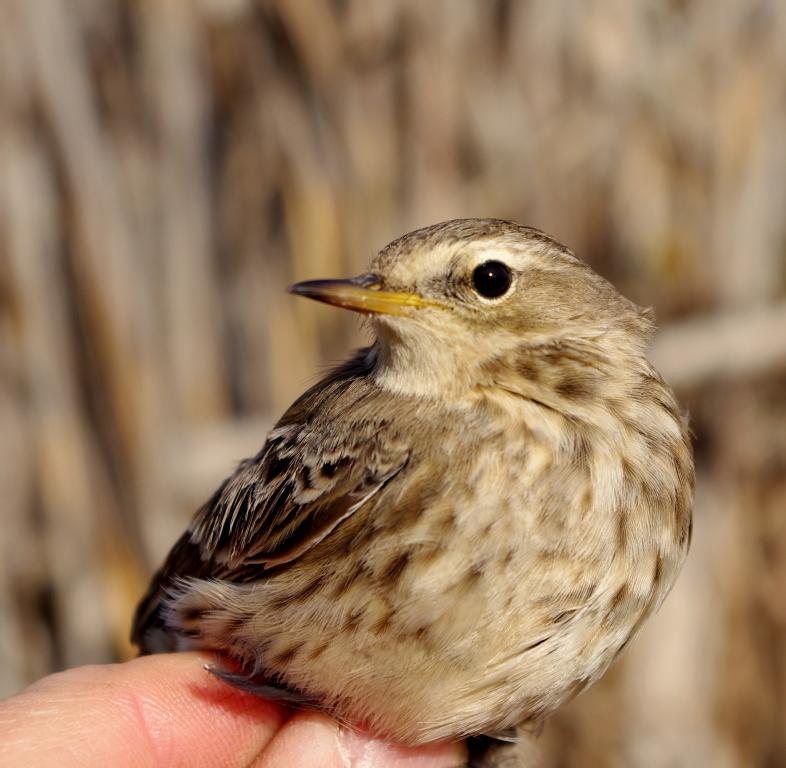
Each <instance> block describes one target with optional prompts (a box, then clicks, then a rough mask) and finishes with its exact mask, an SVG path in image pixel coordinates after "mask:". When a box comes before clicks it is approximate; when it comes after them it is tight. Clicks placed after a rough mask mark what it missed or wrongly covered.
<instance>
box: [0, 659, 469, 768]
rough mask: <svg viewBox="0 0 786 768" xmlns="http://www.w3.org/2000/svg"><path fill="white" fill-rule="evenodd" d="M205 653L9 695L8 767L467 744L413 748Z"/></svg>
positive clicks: (419, 754)
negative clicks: (238, 678) (243, 679)
mask: <svg viewBox="0 0 786 768" xmlns="http://www.w3.org/2000/svg"><path fill="white" fill-rule="evenodd" d="M206 661H209V659H208V658H207V657H205V656H203V655H200V654H197V653H178V654H169V655H167V654H162V655H156V656H146V657H143V658H140V659H136V660H134V661H130V662H127V663H125V664H113V665H106V666H90V667H79V668H77V669H71V670H68V671H66V672H61V673H58V674H55V675H50V676H49V677H45V678H44V679H43V680H40V681H38V682H37V683H34V684H33V685H31V686H30V687H29V688H27V689H26V690H24V691H22V693H19V694H17V695H16V696H12V697H11V698H10V699H6V700H5V701H2V702H0V764H1V765H3V766H4V768H17V767H19V768H21V767H22V766H24V768H39V767H40V768H44V767H45V768H51V767H52V766H57V768H72V766H73V767H74V768H76V766H79V768H91V767H92V766H101V768H104V766H113V768H137V767H139V768H142V766H144V767H145V768H164V766H166V768H176V767H177V766H183V767H184V768H200V766H204V768H235V766H237V767H238V768H240V766H244V767H245V766H253V768H279V767H286V768H301V767H302V768H306V767H307V766H308V768H347V767H348V766H358V767H360V766H362V768H399V766H400V767H402V768H403V767H404V766H406V768H448V767H451V768H452V767H453V766H460V765H462V764H463V763H464V762H465V760H466V754H465V749H464V746H463V745H462V744H439V745H432V746H428V747H418V748H408V747H400V746H394V745H390V744H386V743H384V742H381V741H379V740H376V739H373V738H371V737H370V736H367V735H365V734H361V733H356V732H354V731H351V730H349V729H347V728H344V727H342V726H340V725H339V724H338V723H337V722H335V721H334V720H331V719H330V718H328V717H326V716H325V715H322V714H319V713H316V712H295V713H291V711H290V710H288V709H286V708H285V707H282V706H280V705H277V704H274V703H272V702H269V701H265V700H264V699H260V698H258V697H256V696H252V695H250V694H247V693H243V692H242V691H238V690H235V689H233V688H231V687H229V686H228V685H226V684H225V683H222V682H221V681H219V680H218V679H216V678H214V677H213V676H212V675H210V674H208V673H207V672H206V671H205V669H204V664H205V662H206Z"/></svg>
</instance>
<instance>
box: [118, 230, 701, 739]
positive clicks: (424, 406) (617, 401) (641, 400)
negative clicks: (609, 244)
mask: <svg viewBox="0 0 786 768" xmlns="http://www.w3.org/2000/svg"><path fill="white" fill-rule="evenodd" d="M489 259H494V260H499V261H501V262H504V263H506V264H507V265H509V267H510V268H511V269H512V271H513V275H514V282H513V285H512V286H511V288H510V290H509V291H508V293H507V294H506V295H505V296H503V297H501V298H499V299H494V300H489V299H484V298H483V297H481V296H478V295H477V294H474V293H473V286H472V283H471V278H470V276H471V273H472V269H473V268H474V266H476V265H477V264H479V263H481V262H484V261H487V260H489ZM371 271H372V272H373V273H374V274H375V275H376V276H378V278H379V284H380V285H381V287H382V288H383V289H384V290H385V291H392V292H398V293H400V294H407V295H410V294H412V295H416V296H418V297H423V299H424V302H425V300H428V302H429V303H428V304H426V303H424V304H423V306H412V307H411V308H409V307H407V308H406V309H405V310H402V311H401V312H400V313H397V314H394V315H386V314H374V315H373V318H372V325H373V328H374V331H375V333H376V336H377V339H376V341H375V343H374V344H373V345H372V346H371V347H369V348H368V349H364V350H361V351H359V352H358V353H357V354H356V356H355V357H354V358H352V360H350V361H349V362H348V363H346V364H344V365H343V366H341V367H340V368H339V369H337V370H336V371H334V372H332V373H331V374H330V375H329V376H327V377H326V378H325V379H324V380H323V381H321V382H320V383H319V384H317V385H316V386H315V387H313V388H312V389H310V390H309V391H308V392H306V393H305V394H304V395H303V396H302V397H301V398H300V399H299V400H298V401H297V402H295V404H294V405H293V406H292V407H291V408H290V409H289V410H288V411H287V413H286V414H285V415H284V416H283V417H282V419H281V420H280V421H279V423H278V424H277V425H276V427H275V428H274V429H273V431H272V432H271V434H270V435H269V437H268V440H267V443H266V444H265V446H264V448H263V449H262V450H261V451H260V453H259V454H258V455H257V456H255V457H253V458H251V459H248V460H246V461H244V462H242V463H241V465H240V466H239V468H238V470H237V471H236V472H235V474H234V475H232V476H231V477H230V478H228V479H227V481H225V483H224V484H223V485H222V486H221V488H219V490H218V491H217V492H216V494H215V495H214V496H213V498H212V499H211V500H210V501H209V502H208V503H207V504H206V505H205V506H204V507H203V508H202V509H201V510H200V511H199V512H198V513H197V515H196V517H195V519H194V521H193V523H192V525H191V527H190V529H189V531H188V532H187V533H186V534H184V536H183V537H182V538H181V540H180V541H179V542H178V543H177V544H176V545H175V547H174V548H173V551H172V553H171V554H170V556H169V559H168V560H167V562H166V563H165V564H164V566H163V568H162V569H161V571H160V572H159V574H158V575H157V577H156V579H155V580H154V582H153V584H152V586H151V590H150V592H149V593H148V595H147V596H146V598H145V599H144V600H143V602H142V604H141V605H140V608H139V610H138V613H137V617H136V620H135V626H134V639H135V640H136V642H137V643H139V644H140V647H141V648H142V650H143V651H146V652H154V651H159V650H171V649H179V648H187V647H195V646H196V647H207V648H215V649H220V650H223V651H225V652H227V653H229V654H230V655H232V656H234V657H235V658H236V659H237V660H238V661H239V663H240V665H241V669H242V670H243V671H242V673H241V674H240V676H237V675H235V676H234V677H233V676H231V675H227V677H228V678H230V679H231V680H232V681H233V682H236V683H239V684H243V683H244V682H246V683H248V682H249V681H251V682H250V684H251V685H252V686H254V685H258V684H259V680H261V679H264V680H266V681H268V682H267V683H266V684H265V685H266V686H267V687H264V686H263V687H262V688H259V690H262V691H263V692H266V693H268V694H270V695H278V696H280V697H281V698H284V699H285V700H289V701H293V702H299V703H301V704H303V705H305V706H319V707H322V708H324V709H326V710H327V711H328V712H330V713H331V714H333V715H334V716H336V717H338V718H340V719H342V720H345V721H347V722H349V723H355V724H359V725H363V726H365V727H367V728H369V729H370V730H372V731H373V732H375V733H377V734H378V735H381V736H384V737H387V738H390V739H393V740H396V741H402V742H407V743H421V742H427V741H434V740H440V739H454V738H460V737H465V736H470V735H477V734H497V733H502V732H504V731H505V730H506V729H508V728H510V727H512V726H516V725H518V724H520V723H522V722H524V721H532V720H538V719H541V718H543V717H545V716H546V715H547V714H548V713H550V712H551V711H553V710H554V709H555V708H556V707H558V706H559V705H560V704H561V703H563V702H564V701H566V700H567V699H569V698H570V697H572V696H573V695H575V694H576V693H578V692H579V691H580V690H582V689H583V688H585V687H586V686H587V685H588V684H590V683H591V682H593V681H594V680H595V679H597V678H598V677H599V676H600V675H601V674H602V673H603V672H604V671H605V669H606V668H607V667H608V665H609V664H610V663H611V662H612V661H613V660H614V658H615V657H616V656H617V654H618V653H619V652H620V650H621V649H622V648H623V646H624V645H625V644H626V643H627V642H628V640H629V639H630V638H631V637H632V635H633V634H634V633H635V632H636V631H637V629H638V628H639V627H640V626H641V624H642V622H643V621H644V620H645V619H646V617H647V616H648V615H649V614H650V613H651V612H652V611H653V610H654V609H655V608H656V607H657V606H658V605H659V603H660V602H661V600H662V599H663V598H664V597H665V595H666V594H667V592H668V591H669V589H670V588H671V586H672V584H673V582H674V579H675V578H676V576H677V573H678V571H679V568H680V566H681V564H682V561H683V559H684V557H685V555H686V552H687V549H688V545H689V540H690V530H691V503H692V484H693V466H692V457H691V450H690V443H689V439H688V435H687V430H686V425H685V421H684V419H683V417H682V415H681V413H680V411H679V408H678V406H677V404H676V402H675V399H674V396H673V394H672V392H671V390H670V389H669V387H668V386H667V385H666V384H665V383H664V382H663V380H662V379H661V378H660V376H659V375H658V374H657V373H656V372H655V371H654V370H653V368H652V367H651V366H650V365H649V363H648V362H647V361H646V358H645V356H644V354H645V346H646V342H647V339H648V336H649V334H650V332H651V327H652V323H651V320H650V318H649V316H648V315H647V314H646V313H644V312H642V311H641V310H639V309H638V308H637V307H636V306H635V305H633V304H632V303H631V302H629V301H627V300H626V299H624V298H623V297H622V296H620V295H619V294H618V293H617V291H616V290H615V289H614V288H613V287H612V286H611V285H610V284H609V283H607V282H606V281H605V280H603V279H602V278H600V277H599V276H598V275H596V274H595V273H594V272H593V271H592V270H591V269H590V268H589V267H588V266H587V265H585V264H584V263H583V262H581V261H580V260H578V259H577V258H576V257H575V256H573V255H572V254H571V253H570V252H569V251H568V250H567V249H566V248H564V247H563V246H561V245H559V244H558V243H556V242H555V241H553V240H551V239H550V238H548V237H547V236H545V235H544V234H542V233H540V232H537V231H535V230H532V229H528V228H525V227H521V226H519V225H516V224H512V223H510V222H503V221H497V220H459V221H454V222H447V223H444V224H440V225H436V226H434V227H429V228H426V229H424V230H418V231H417V232H414V233H410V234H408V235H405V236H404V237H403V238H400V239H399V240H397V241H395V242H394V243H392V244H391V245H389V246H388V247H387V248H385V249H384V250H383V251H382V252H381V253H380V254H379V255H378V256H377V257H376V258H375V259H374V261H373V262H372V265H371ZM244 675H245V676H246V677H244Z"/></svg>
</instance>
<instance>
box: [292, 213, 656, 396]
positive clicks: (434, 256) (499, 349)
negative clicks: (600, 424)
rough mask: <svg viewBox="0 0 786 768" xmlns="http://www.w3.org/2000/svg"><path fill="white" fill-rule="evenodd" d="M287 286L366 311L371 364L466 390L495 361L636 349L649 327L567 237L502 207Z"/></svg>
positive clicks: (386, 380) (527, 363) (394, 374)
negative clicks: (345, 274)
mask: <svg viewBox="0 0 786 768" xmlns="http://www.w3.org/2000/svg"><path fill="white" fill-rule="evenodd" d="M290 291H291V292H292V293H295V294H298V295H301V296H307V297H309V298H312V299H317V300H318V301H324V302H327V303H329V304H334V305H336V306H340V307H344V308H347V309H352V310H354V311H356V312H361V313H364V314H367V315H369V316H370V318H371V322H372V326H373V328H374V331H375V333H376V336H377V342H376V345H375V348H374V349H375V354H376V355H377V362H376V366H375V376H376V378H377V380H378V381H379V382H380V383H381V384H382V385H383V386H387V387H389V388H390V389H392V390H395V391H398V392H400V393H402V394H420V395H434V396H444V395H445V394H446V393H448V392H454V393H456V394H457V395H461V394H463V393H466V392H469V391H471V390H472V389H473V388H476V387H478V386H484V385H485V384H486V382H487V381H488V378H489V375H490V372H491V371H493V369H494V367H495V366H497V367H498V368H506V367H507V368H509V369H511V370H508V371H507V373H508V374H514V373H515V372H516V370H515V369H516V367H517V366H518V367H519V369H520V370H519V374H520V375H521V376H524V377H525V378H526V376H527V372H528V371H529V372H530V373H531V371H532V368H533V366H537V365H538V363H539V361H540V362H543V361H544V360H546V359H553V358H554V357H555V352H558V350H559V349H560V348H563V349H567V348H568V347H577V348H580V349H583V350H584V351H585V353H586V354H591V352H592V351H593V350H596V351H597V352H598V353H601V352H603V353H604V354H605V355H606V356H612V357H613V356H615V355H624V354H632V355H640V354H641V352H642V350H643V346H644V342H645V341H646V338H647V336H648V335H649V332H650V329H651V322H650V321H649V319H648V317H647V316H646V313H643V312H642V311H641V310H639V309H638V308H637V307H636V306H635V305H634V304H633V303H632V302H630V301H628V300H627V299H625V298H624V297H623V296H621V295H620V294H619V293H618V292H617V291H616V289H615V288H614V287H613V286H612V285H611V284H610V283H608V282H607V281H606V280H604V279H603V278H601V277H600V276H599V275H598V274H596V273H595V272H594V271H593V270H592V269H591V268H590V267H589V266H588V265H586V264H585V263H584V262H582V261H581V260H579V259H578V258H576V257H575V256H574V255H573V254H572V253H571V252H570V251H569V250H568V249H567V248H565V247H564V246H563V245H560V244H559V243H558V242H556V241H555V240H553V239H551V238H550V237H548V236H546V235H544V234H543V233H542V232H539V231H538V230H535V229H531V228H529V227H524V226H521V225H519V224H515V223H513V222H509V221H501V220H497V219H458V220H454V221H448V222H444V223H441V224H436V225H434V226H431V227H426V228H424V229H419V230H416V231H414V232H411V233H409V234H407V235H404V236H403V237H400V238H399V239H398V240H395V241H393V242H392V243H390V245H388V246H387V247H385V248H384V249H383V250H382V251H380V252H379V253H378V254H377V256H376V257H375V258H374V259H373V260H372V262H371V268H370V270H369V272H368V273H367V274H363V275H359V276H358V277H355V278H351V279H348V280H313V281H307V282H302V283H296V284H295V285H293V286H291V288H290ZM556 356H558V355H556ZM541 358H542V359H541Z"/></svg>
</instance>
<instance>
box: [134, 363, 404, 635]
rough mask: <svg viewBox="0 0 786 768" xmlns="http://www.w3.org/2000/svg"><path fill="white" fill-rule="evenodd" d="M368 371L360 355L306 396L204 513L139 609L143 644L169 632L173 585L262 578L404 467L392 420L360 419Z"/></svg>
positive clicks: (317, 539)
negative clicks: (153, 634) (167, 604)
mask: <svg viewBox="0 0 786 768" xmlns="http://www.w3.org/2000/svg"><path fill="white" fill-rule="evenodd" d="M369 367H370V355H369V353H368V351H367V350H361V351H360V352H359V353H358V355H357V356H356V357H355V358H353V359H352V360H351V361H349V363H346V364H344V365H343V366H342V367H341V368H339V369H337V370H335V371H333V372H332V373H331V374H329V375H328V376H327V377H326V378H325V379H323V380H322V381H321V382H319V384H317V385H316V386H315V387H313V388H312V389H310V390H309V391H308V392H306V393H305V394H304V395H303V396H302V397H301V398H300V399H298V400H297V401H296V402H295V403H294V404H293V405H292V406H291V407H290V408H289V409H288V411H287V412H286V413H285V414H284V416H283V417H282V418H281V420H280V421H279V422H278V424H277V425H276V426H275V428H274V429H273V431H272V432H271V433H270V436H269V437H268V440H267V442H266V444H265V446H264V448H263V449H262V450H261V451H260V452H259V453H258V454H257V455H256V456H254V457H252V458H250V459H246V460H245V461H243V462H241V464H240V465H239V466H238V468H237V470H236V471H235V473H234V474H233V475H231V476H230V477H229V478H227V479H226V480H225V481H224V483H223V484H222V485H221V487H220V488H219V489H218V490H217V491H216V492H215V493H214V494H213V496H212V497H211V498H210V500H209V501H208V502H207V503H206V504H205V505H204V506H203V507H202V508H201V509H200V510H199V511H198V512H197V514H196V515H195V517H194V520H193V521H192V524H191V526H190V528H189V531H187V532H186V533H185V534H184V535H183V536H182V537H181V538H180V540H179V541H178V542H177V544H176V545H175V546H174V547H173V549H172V551H171V552H170V554H169V556H168V558H167V560H166V562H165V563H164V565H163V567H162V568H161V569H160V570H159V572H158V573H157V574H156V576H155V577H154V579H153V583H152V584H151V587H150V590H149V591H148V593H147V595H146V596H145V598H144V599H143V600H142V602H141V604H140V606H139V608H138V609H137V613H136V616H135V619H134V626H133V631H132V640H133V641H134V642H135V643H137V644H140V645H142V646H144V645H145V643H144V637H145V636H146V635H147V634H148V632H149V631H150V630H151V628H155V627H158V626H160V627H162V628H163V622H162V620H161V618H160V615H159V605H160V602H161V599H162V597H163V596H164V595H165V593H166V589H167V588H168V586H169V585H170V584H171V583H172V581H173V580H174V579H177V578H182V577H189V576H196V577H198V578H220V579H226V580H229V581H247V580H251V579H257V578H261V577H263V575H264V572H265V571H266V570H267V569H270V568H273V567H279V566H283V565H285V564H286V563H288V562H291V561H292V560H295V559H296V558H298V557H299V556H300V555H302V554H303V553H304V552H306V551H307V550H308V549H310V548H311V547H313V546H314V545H316V544H317V543H318V542H320V541H321V540H322V539H324V538H325V537H326V536H327V535H328V534H329V533H330V532H331V531H332V530H334V529H335V528H336V526H338V525H339V524H340V523H341V522H342V521H343V520H345V519H346V518H347V517H349V516H350V515H352V514H353V513H354V512H355V511H356V510H357V509H358V508H359V507H360V505H362V503H363V502H364V501H365V500H366V499H368V498H370V497H371V496H373V494H374V493H376V492H377V491H378V490H379V489H381V488H382V487H383V486H384V485H385V483H387V482H388V481H389V480H390V479H391V478H393V477H394V476H395V475H396V474H397V473H398V472H399V471H400V470H401V469H402V468H403V467H404V466H405V465H406V463H407V460H408V458H409V450H408V447H407V446H406V444H403V443H402V442H401V441H399V440H389V439H388V436H387V435H386V430H385V422H384V420H381V419H377V418H374V417H372V416H370V415H369V413H368V412H365V411H364V413H363V414H362V415H357V416H353V408H354V406H356V405H358V402H359V400H361V399H362V398H363V397H364V396H366V395H367V393H368V385H367V384H365V385H364V386H358V384H359V380H360V379H362V378H363V377H364V376H365V375H366V374H367V373H368V370H369ZM331 413H332V414H333V417H332V418H331V416H330V414H331ZM339 422H340V423H339Z"/></svg>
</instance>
